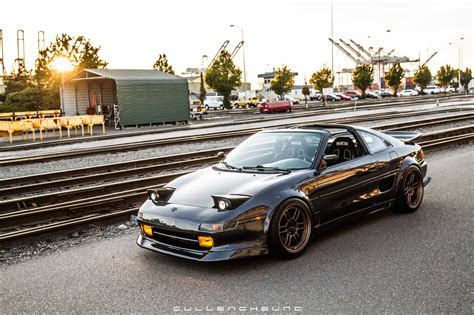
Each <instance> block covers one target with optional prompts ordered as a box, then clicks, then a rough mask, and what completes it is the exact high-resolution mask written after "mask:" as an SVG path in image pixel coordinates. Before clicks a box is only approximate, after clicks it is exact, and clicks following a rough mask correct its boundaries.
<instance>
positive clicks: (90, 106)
mask: <svg viewBox="0 0 474 315" xmlns="http://www.w3.org/2000/svg"><path fill="white" fill-rule="evenodd" d="M60 94H61V108H62V110H63V112H64V114H65V115H67V116H73V115H84V114H87V113H89V114H91V113H97V114H104V115H106V116H110V115H111V112H110V111H111V109H112V108H113V105H118V106H119V109H120V123H119V124H120V125H121V126H131V125H148V124H161V123H175V122H181V121H187V120H188V119H189V98H188V95H189V91H188V83H187V80H186V79H185V78H182V77H179V76H176V75H172V74H168V73H164V72H161V71H157V70H124V69H85V70H82V71H80V72H78V73H76V74H74V75H72V76H70V77H68V78H67V79H66V80H64V82H63V84H62V85H61V91H60Z"/></svg>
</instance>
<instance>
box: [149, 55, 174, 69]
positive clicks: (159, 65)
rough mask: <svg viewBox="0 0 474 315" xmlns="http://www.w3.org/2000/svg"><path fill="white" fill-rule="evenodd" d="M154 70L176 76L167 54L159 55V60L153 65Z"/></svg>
mask: <svg viewBox="0 0 474 315" xmlns="http://www.w3.org/2000/svg"><path fill="white" fill-rule="evenodd" d="M153 69H154V70H158V71H161V72H166V73H169V74H174V70H173V67H172V66H171V65H170V64H169V63H168V57H166V55H165V54H163V55H161V54H160V55H159V56H158V59H157V60H156V61H155V63H154V64H153Z"/></svg>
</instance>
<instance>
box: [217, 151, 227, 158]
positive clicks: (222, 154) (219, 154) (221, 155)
mask: <svg viewBox="0 0 474 315" xmlns="http://www.w3.org/2000/svg"><path fill="white" fill-rule="evenodd" d="M217 157H218V158H220V159H222V158H224V157H225V152H223V151H219V152H218V153H217Z"/></svg>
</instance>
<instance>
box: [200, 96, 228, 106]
mask: <svg viewBox="0 0 474 315" xmlns="http://www.w3.org/2000/svg"><path fill="white" fill-rule="evenodd" d="M204 108H205V109H209V108H214V109H218V108H220V109H224V97H223V96H206V100H205V101H204Z"/></svg>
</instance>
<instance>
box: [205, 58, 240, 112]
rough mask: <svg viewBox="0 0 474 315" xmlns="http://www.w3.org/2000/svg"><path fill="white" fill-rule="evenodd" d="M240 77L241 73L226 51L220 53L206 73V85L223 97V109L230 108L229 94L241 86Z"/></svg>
mask: <svg viewBox="0 0 474 315" xmlns="http://www.w3.org/2000/svg"><path fill="white" fill-rule="evenodd" d="M241 75H242V71H240V69H239V68H237V67H236V66H235V64H234V62H233V61H232V59H231V58H230V54H229V52H227V51H226V50H223V51H222V52H221V54H220V55H219V57H218V58H217V60H216V61H214V63H213V64H212V66H211V67H210V68H209V69H207V71H206V75H205V79H206V83H207V85H209V87H210V88H211V89H214V90H216V91H217V92H219V93H220V94H222V95H223V96H224V107H225V108H230V100H229V98H230V93H231V92H232V90H234V89H235V88H237V87H239V86H240V85H241V81H240V76H241Z"/></svg>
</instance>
